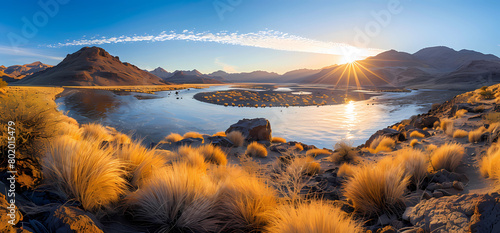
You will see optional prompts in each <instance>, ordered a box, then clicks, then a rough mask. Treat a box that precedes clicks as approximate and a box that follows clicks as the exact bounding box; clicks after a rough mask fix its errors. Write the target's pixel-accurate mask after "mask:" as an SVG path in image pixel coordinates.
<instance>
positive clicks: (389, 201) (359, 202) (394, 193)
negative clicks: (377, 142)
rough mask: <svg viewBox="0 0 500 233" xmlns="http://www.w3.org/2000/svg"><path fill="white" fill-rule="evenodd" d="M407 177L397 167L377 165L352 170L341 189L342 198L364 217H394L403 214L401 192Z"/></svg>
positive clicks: (403, 190) (405, 184)
mask: <svg viewBox="0 0 500 233" xmlns="http://www.w3.org/2000/svg"><path fill="white" fill-rule="evenodd" d="M408 182H409V177H407V176H404V171H403V169H401V168H399V167H389V168H388V167H386V166H381V165H378V164H377V165H375V166H365V167H363V168H360V169H356V172H355V173H354V175H353V176H352V177H351V178H349V179H348V181H347V182H346V185H345V187H344V196H345V197H347V198H348V199H349V200H350V201H351V202H352V204H353V206H354V208H355V209H356V210H357V211H358V212H360V213H362V214H367V215H379V214H382V213H386V214H394V213H396V212H399V211H401V210H404V208H405V207H404V197H403V195H404V192H405V190H406V187H407V186H408Z"/></svg>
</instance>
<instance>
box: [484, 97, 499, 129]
mask: <svg viewBox="0 0 500 233" xmlns="http://www.w3.org/2000/svg"><path fill="white" fill-rule="evenodd" d="M499 99H500V97H499ZM498 104H500V102H499V103H498ZM484 119H486V120H487V121H488V122H490V123H495V122H500V112H490V113H488V114H486V115H484Z"/></svg>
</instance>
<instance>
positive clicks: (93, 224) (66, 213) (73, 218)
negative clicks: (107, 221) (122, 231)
mask: <svg viewBox="0 0 500 233" xmlns="http://www.w3.org/2000/svg"><path fill="white" fill-rule="evenodd" d="M46 223H47V224H46V225H47V226H48V229H49V230H50V231H51V232H82V233H83V232H103V231H102V226H100V223H99V222H98V221H97V219H96V218H95V216H94V215H92V214H91V213H88V212H85V211H83V210H81V209H78V208H75V207H68V206H61V207H59V208H58V209H57V210H55V211H54V212H53V213H52V214H51V215H50V216H49V218H48V219H47V220H46Z"/></svg>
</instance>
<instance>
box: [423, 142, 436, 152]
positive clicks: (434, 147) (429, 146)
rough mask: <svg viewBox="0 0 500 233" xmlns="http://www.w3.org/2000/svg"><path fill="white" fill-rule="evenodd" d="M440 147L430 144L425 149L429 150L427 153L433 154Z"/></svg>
mask: <svg viewBox="0 0 500 233" xmlns="http://www.w3.org/2000/svg"><path fill="white" fill-rule="evenodd" d="M437 148H438V147H437V146H436V145H434V144H429V145H427V146H426V147H425V149H426V150H427V152H432V151H434V150H436V149H437Z"/></svg>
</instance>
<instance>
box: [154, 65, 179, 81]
mask: <svg viewBox="0 0 500 233" xmlns="http://www.w3.org/2000/svg"><path fill="white" fill-rule="evenodd" d="M149 73H151V74H154V75H156V76H157V77H159V78H162V79H166V78H170V77H172V75H174V73H170V72H168V71H166V70H165V69H163V68H161V67H158V68H156V69H154V70H152V71H149Z"/></svg>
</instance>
